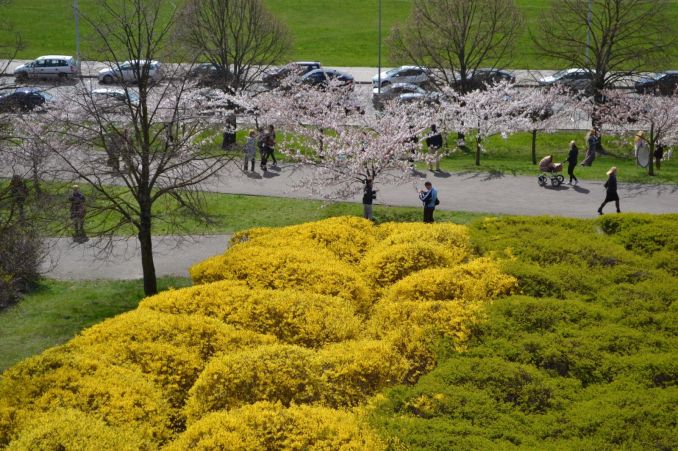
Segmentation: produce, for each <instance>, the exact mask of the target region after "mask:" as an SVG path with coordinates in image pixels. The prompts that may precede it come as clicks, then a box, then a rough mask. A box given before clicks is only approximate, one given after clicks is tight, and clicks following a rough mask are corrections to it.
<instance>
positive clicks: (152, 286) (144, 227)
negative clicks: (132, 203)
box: [138, 196, 158, 296]
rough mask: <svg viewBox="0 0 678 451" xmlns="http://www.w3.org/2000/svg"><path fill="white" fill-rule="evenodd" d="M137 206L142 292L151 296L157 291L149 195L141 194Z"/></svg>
mask: <svg viewBox="0 0 678 451" xmlns="http://www.w3.org/2000/svg"><path fill="white" fill-rule="evenodd" d="M139 206H140V207H141V208H140V210H141V214H140V218H139V219H140V221H139V223H140V224H139V234H138V237H139V247H140V249H141V268H142V270H143V273H144V293H145V294H146V296H151V295H153V294H156V293H157V292H158V282H157V279H156V276H155V263H154V262H153V241H152V239H151V238H152V233H151V202H150V196H143V197H142V199H140V202H139Z"/></svg>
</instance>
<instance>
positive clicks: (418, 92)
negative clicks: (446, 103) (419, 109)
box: [372, 83, 440, 109]
mask: <svg viewBox="0 0 678 451" xmlns="http://www.w3.org/2000/svg"><path fill="white" fill-rule="evenodd" d="M439 96H440V94H439V93H438V92H432V91H427V90H426V89H424V88H422V87H421V86H419V85H415V84H414V83H394V84H392V85H387V86H385V87H383V88H382V89H381V93H380V92H379V89H378V88H372V105H374V107H375V108H377V109H381V108H383V106H384V102H387V101H390V100H394V99H398V100H401V99H402V100H405V101H408V100H412V99H415V98H418V99H430V100H432V101H433V100H434V99H437V98H438V97H439Z"/></svg>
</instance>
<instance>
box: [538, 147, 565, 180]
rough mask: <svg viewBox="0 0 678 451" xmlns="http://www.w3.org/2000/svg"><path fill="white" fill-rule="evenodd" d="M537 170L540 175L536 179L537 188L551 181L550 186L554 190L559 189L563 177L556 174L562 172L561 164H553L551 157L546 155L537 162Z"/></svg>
mask: <svg viewBox="0 0 678 451" xmlns="http://www.w3.org/2000/svg"><path fill="white" fill-rule="evenodd" d="M539 170H540V171H541V174H539V177H537V183H539V186H546V184H547V183H548V181H549V180H551V186H553V187H554V188H557V187H559V186H560V185H561V184H562V183H563V182H564V181H565V177H563V176H562V175H560V174H558V173H559V172H563V164H562V163H553V157H552V156H551V155H547V156H545V157H544V158H542V160H541V161H540V162H539Z"/></svg>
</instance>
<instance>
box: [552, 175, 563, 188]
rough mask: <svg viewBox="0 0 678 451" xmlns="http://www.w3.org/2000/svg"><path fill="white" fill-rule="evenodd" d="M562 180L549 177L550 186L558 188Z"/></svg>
mask: <svg viewBox="0 0 678 451" xmlns="http://www.w3.org/2000/svg"><path fill="white" fill-rule="evenodd" d="M561 183H562V182H561V181H560V180H559V179H558V177H553V178H552V179H551V186H552V187H554V188H558V187H559V186H560V184H561Z"/></svg>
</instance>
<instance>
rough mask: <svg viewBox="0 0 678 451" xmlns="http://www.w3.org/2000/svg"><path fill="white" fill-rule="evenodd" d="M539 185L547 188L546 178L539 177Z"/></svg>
mask: <svg viewBox="0 0 678 451" xmlns="http://www.w3.org/2000/svg"><path fill="white" fill-rule="evenodd" d="M537 183H539V186H546V177H545V176H543V175H540V176H539V177H537Z"/></svg>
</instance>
